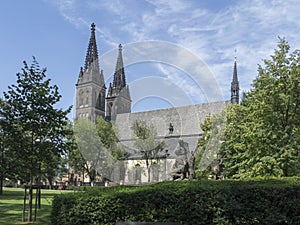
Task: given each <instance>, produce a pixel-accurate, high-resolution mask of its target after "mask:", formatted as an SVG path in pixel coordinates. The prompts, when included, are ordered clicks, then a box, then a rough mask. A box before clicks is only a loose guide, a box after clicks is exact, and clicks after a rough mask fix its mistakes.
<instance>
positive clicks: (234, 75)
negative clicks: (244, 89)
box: [232, 54, 239, 83]
mask: <svg viewBox="0 0 300 225" xmlns="http://www.w3.org/2000/svg"><path fill="white" fill-rule="evenodd" d="M238 82H239V81H238V76H237V67H236V54H235V56H234V67H233V77H232V83H238Z"/></svg>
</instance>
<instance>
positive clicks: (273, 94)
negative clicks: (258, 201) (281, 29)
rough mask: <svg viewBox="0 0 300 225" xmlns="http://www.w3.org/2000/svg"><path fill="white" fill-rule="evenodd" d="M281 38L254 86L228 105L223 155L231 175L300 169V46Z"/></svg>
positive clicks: (287, 172)
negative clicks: (293, 46)
mask: <svg viewBox="0 0 300 225" xmlns="http://www.w3.org/2000/svg"><path fill="white" fill-rule="evenodd" d="M289 49H290V46H289V44H288V43H287V42H286V41H285V40H284V39H280V40H279V44H278V49H276V50H275V53H274V55H272V56H271V59H269V60H264V64H265V65H264V66H261V65H259V67H258V76H257V78H256V79H255V80H254V81H253V84H252V86H253V89H252V90H251V91H250V92H249V93H247V95H246V97H245V98H244V101H243V102H242V104H241V105H240V106H235V107H229V108H228V109H227V111H226V112H227V125H226V135H225V136H226V138H225V140H224V143H223V146H222V151H221V152H222V157H223V162H224V165H225V170H226V174H227V176H228V177H236V178H244V177H257V176H262V177H274V176H276V177H278V176H295V175H299V174H300V170H299V166H298V165H299V163H300V155H299V151H300V147H299V146H300V106H299V103H300V89H299V87H300V51H299V50H296V51H294V52H293V53H291V54H289Z"/></svg>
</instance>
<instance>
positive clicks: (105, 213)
mask: <svg viewBox="0 0 300 225" xmlns="http://www.w3.org/2000/svg"><path fill="white" fill-rule="evenodd" d="M299 197H300V180H299V178H289V179H277V180H248V181H229V180H226V181H182V182H164V183H158V184H154V185H147V186H139V187H136V186H135V187H134V186H133V187H128V186H119V187H115V188H104V189H103V188H100V189H99V188H97V189H92V190H91V191H88V192H80V193H70V194H65V195H61V196H56V198H55V199H54V201H53V211H52V215H51V220H52V224H56V225H57V224H58V225H64V224H103V225H105V224H107V225H112V224H115V223H116V222H117V221H141V222H176V221H182V223H183V224H184V225H189V224H190V225H194V224H199V225H200V224H297V223H298V221H299V219H300V217H299V213H298V211H299V210H298V209H299V206H300V202H299V201H298V199H299Z"/></svg>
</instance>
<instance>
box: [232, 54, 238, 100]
mask: <svg viewBox="0 0 300 225" xmlns="http://www.w3.org/2000/svg"><path fill="white" fill-rule="evenodd" d="M231 103H232V104H238V103H239V81H238V75H237V66H236V51H235V56H234V67H233V77H232V82H231Z"/></svg>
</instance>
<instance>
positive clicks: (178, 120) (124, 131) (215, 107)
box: [75, 23, 239, 184]
mask: <svg viewBox="0 0 300 225" xmlns="http://www.w3.org/2000/svg"><path fill="white" fill-rule="evenodd" d="M100 68H101V67H100V66H99V56H98V50H97V44H96V38H95V24H94V23H93V24H92V25H91V35H90V40H89V44H88V48H87V53H86V58H85V63H84V66H83V67H81V68H80V72H79V76H78V81H77V84H76V107H75V109H76V112H75V119H85V120H89V121H91V122H93V123H96V121H97V119H98V118H99V117H103V118H105V119H107V120H109V121H111V122H112V123H114V124H115V126H116V127H117V133H118V138H119V145H120V147H121V148H123V149H124V150H125V151H126V152H128V154H127V158H126V160H123V161H121V162H117V163H115V166H114V168H113V171H111V172H110V175H109V180H111V181H113V182H115V183H122V184H139V183H146V182H149V181H150V182H158V181H163V180H170V179H171V174H172V171H173V170H174V164H175V163H176V159H177V158H178V154H177V152H178V151H177V150H178V148H182V146H183V144H182V143H184V146H185V147H184V148H185V151H186V154H187V155H188V156H191V155H193V153H194V152H196V151H197V141H198V139H199V137H200V136H201V134H202V130H201V128H200V124H201V123H202V122H203V121H204V119H205V117H206V116H207V115H211V114H215V113H218V112H220V111H222V110H223V109H224V108H225V107H226V105H228V104H238V103H239V82H238V76H237V65H236V60H235V61H234V68H233V77H232V82H231V99H230V100H227V101H218V102H210V103H203V104H196V105H188V106H182V107H173V108H166V109H159V110H152V111H145V112H134V113H132V112H131V107H132V106H131V102H132V101H131V97H130V86H129V85H128V84H127V83H126V76H125V68H124V63H123V57H122V45H121V44H120V45H119V48H118V55H116V67H115V71H114V75H113V80H112V82H111V83H110V84H109V85H106V84H105V82H104V75H103V74H104V73H105V71H103V70H101V69H100ZM228 86H229V85H228ZM137 120H139V121H146V122H147V123H149V124H152V125H153V126H154V127H155V129H156V131H157V137H156V139H157V140H162V141H164V143H165V149H164V151H163V154H162V155H161V158H160V159H157V161H156V163H153V165H152V166H151V168H150V169H151V173H150V175H149V174H147V173H146V172H145V162H144V160H143V158H142V157H141V155H140V154H138V151H137V150H136V147H135V145H134V143H135V136H134V134H133V132H132V130H131V126H132V124H133V123H134V122H135V121H137ZM180 143H181V144H180ZM99 173H101V172H99ZM149 176H151V177H149ZM81 179H82V181H85V178H84V177H83V178H81Z"/></svg>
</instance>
